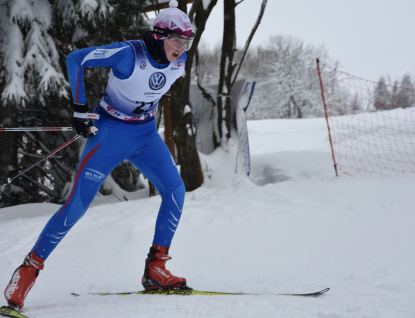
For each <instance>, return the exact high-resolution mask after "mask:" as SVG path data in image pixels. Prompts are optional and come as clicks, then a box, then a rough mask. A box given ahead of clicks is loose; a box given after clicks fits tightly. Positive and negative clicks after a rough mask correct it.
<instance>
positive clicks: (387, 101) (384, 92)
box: [373, 76, 391, 110]
mask: <svg viewBox="0 0 415 318" xmlns="http://www.w3.org/2000/svg"><path fill="white" fill-rule="evenodd" d="M385 82H386V80H385V77H384V76H381V77H380V78H379V81H378V84H377V85H376V88H375V99H374V100H375V101H374V104H373V106H374V107H375V109H376V110H385V109H390V108H391V97H390V93H389V91H388V86H387V85H385Z"/></svg>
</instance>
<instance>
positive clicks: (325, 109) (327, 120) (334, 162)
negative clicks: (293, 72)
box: [316, 59, 339, 177]
mask: <svg viewBox="0 0 415 318" xmlns="http://www.w3.org/2000/svg"><path fill="white" fill-rule="evenodd" d="M316 62H317V72H318V77H319V79H320V87H321V98H322V99H323V104H324V113H325V115H326V122H327V129H328V132H329V140H330V147H331V155H332V157H333V167H334V171H335V172H336V177H338V176H339V174H338V172H337V164H336V157H335V156H334V149H333V142H332V139H331V132H330V124H329V117H328V113H327V105H326V99H325V98H324V89H323V81H322V80H321V72H320V60H319V59H316Z"/></svg>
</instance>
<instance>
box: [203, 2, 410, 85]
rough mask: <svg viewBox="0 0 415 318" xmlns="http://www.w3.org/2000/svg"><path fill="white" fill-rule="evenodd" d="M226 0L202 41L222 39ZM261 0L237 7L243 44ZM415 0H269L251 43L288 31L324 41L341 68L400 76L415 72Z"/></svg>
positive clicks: (363, 74)
mask: <svg viewBox="0 0 415 318" xmlns="http://www.w3.org/2000/svg"><path fill="white" fill-rule="evenodd" d="M222 3H223V1H222V0H219V1H218V4H217V5H216V7H215V8H214V9H213V11H212V14H211V16H210V18H209V20H208V24H207V28H206V30H205V33H204V34H203V36H202V42H205V43H208V44H209V45H214V44H217V43H218V42H221V39H222V33H223V5H222ZM261 3H262V0H244V2H242V3H241V4H240V5H238V6H237V9H236V15H237V37H238V38H237V39H238V45H239V46H240V47H242V46H243V44H244V43H245V41H246V39H247V37H248V35H249V33H250V31H251V29H252V27H253V25H254V23H255V21H256V18H257V16H258V13H259V10H260V6H261ZM414 32H415V0H393V1H392V0H378V1H375V0H268V4H267V8H266V11H265V14H264V17H263V19H262V23H261V24H260V26H259V28H258V30H257V33H256V34H255V37H254V39H253V41H252V44H251V45H259V44H262V43H265V42H266V40H267V39H268V38H269V36H271V35H277V34H287V35H292V36H295V37H297V38H300V39H302V40H304V42H305V43H306V44H308V43H311V44H313V45H315V46H320V45H324V46H325V47H326V49H327V50H328V53H329V56H330V57H331V58H332V59H334V60H338V61H339V62H340V64H341V66H342V67H341V69H342V70H344V71H346V72H348V73H350V74H352V75H355V76H358V77H362V78H365V79H368V80H373V81H377V80H378V79H379V77H380V75H387V74H390V75H391V77H392V80H395V79H398V80H400V79H401V78H402V76H403V75H404V74H405V73H410V74H412V75H413V76H414V77H415V36H414Z"/></svg>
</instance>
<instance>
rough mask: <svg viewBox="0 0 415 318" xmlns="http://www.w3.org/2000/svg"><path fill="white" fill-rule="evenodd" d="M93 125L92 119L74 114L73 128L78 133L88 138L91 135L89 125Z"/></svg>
mask: <svg viewBox="0 0 415 318" xmlns="http://www.w3.org/2000/svg"><path fill="white" fill-rule="evenodd" d="M91 126H94V124H93V123H92V120H91V119H85V118H78V117H75V115H74V117H73V119H72V128H73V131H74V132H76V133H77V134H78V135H81V136H82V137H84V138H88V137H89V136H90V135H91V134H90V132H89V129H90V128H89V127H91Z"/></svg>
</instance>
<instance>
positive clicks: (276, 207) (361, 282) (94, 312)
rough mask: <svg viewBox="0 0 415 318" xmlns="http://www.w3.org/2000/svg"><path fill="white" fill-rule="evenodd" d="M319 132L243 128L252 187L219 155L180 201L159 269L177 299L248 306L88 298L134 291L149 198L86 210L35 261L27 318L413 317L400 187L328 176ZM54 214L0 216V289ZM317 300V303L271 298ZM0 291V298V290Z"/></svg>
mask: <svg viewBox="0 0 415 318" xmlns="http://www.w3.org/2000/svg"><path fill="white" fill-rule="evenodd" d="M325 125H326V124H325V120H324V119H302V120H261V121H250V122H248V131H249V138H250V146H251V149H250V150H251V162H252V169H251V176H250V178H249V179H248V178H247V177H245V176H244V175H242V174H238V175H235V174H234V169H235V161H234V160H229V159H227V158H229V157H230V155H235V153H232V152H230V154H226V153H225V152H223V151H222V150H218V151H215V152H214V153H212V154H211V155H209V156H203V157H202V162H203V167H204V170H205V175H206V184H205V185H204V186H203V187H201V188H199V189H197V190H195V191H193V192H189V193H187V194H186V202H185V209H184V213H183V216H182V220H181V223H180V226H179V230H178V231H177V233H176V236H175V238H174V240H173V245H172V248H171V253H170V254H171V256H172V257H173V260H172V261H170V262H169V263H168V269H170V270H171V271H172V272H173V273H174V274H176V275H182V276H183V277H186V278H187V280H188V283H189V285H190V286H192V287H194V288H197V289H203V290H212V291H229V292H240V291H243V292H252V293H258V294H260V295H258V296H191V297H183V296H170V297H166V296H154V295H141V296H137V295H131V296H110V297H101V296H92V295H82V296H81V297H73V296H71V295H70V293H71V292H77V293H81V294H86V293H88V292H100V291H102V292H103V291H111V292H123V291H136V290H141V289H142V287H141V284H140V280H141V276H142V273H143V269H144V260H145V258H146V254H147V252H148V249H149V247H150V244H151V241H152V236H153V232H154V223H155V218H156V215H157V210H158V206H159V204H160V198H159V197H152V198H144V199H139V200H130V201H126V202H118V203H106V202H105V200H103V198H102V197H101V198H99V199H100V201H99V203H95V205H94V206H93V207H91V208H90V209H89V211H88V213H87V214H86V215H85V216H84V218H83V219H82V220H81V221H80V222H79V223H78V224H77V225H76V226H75V227H74V228H73V229H72V231H71V232H70V233H69V234H68V235H67V236H66V238H65V239H64V240H63V241H62V242H61V244H60V245H59V246H58V248H57V249H56V250H55V251H54V253H52V254H51V256H50V257H49V258H48V260H47V262H46V265H45V270H44V271H42V272H41V273H40V276H39V278H38V280H37V282H36V284H35V286H34V287H33V289H32V291H31V292H30V294H29V296H28V298H27V300H26V304H25V308H24V309H23V310H22V313H23V314H25V315H27V316H29V317H32V318H34V317H38V318H41V317H44V318H48V317H50V318H52V317H53V318H55V317H60V318H66V317H99V318H104V317H141V318H146V317H151V318H154V317H156V316H157V317H169V318H176V317H177V318H178V317H180V318H187V317H238V318H243V317H284V318H297V317H298V318H300V317H301V318H304V317H307V318H309V317H319V318H380V317H385V318H394V317H396V318H398V317H399V318H409V317H414V316H415V276H414V269H415V256H414V248H413V244H414V241H415V231H414V225H415V215H414V211H415V200H414V197H413V194H414V186H413V185H414V181H415V180H414V178H413V177H383V178H380V177H373V178H352V177H337V178H336V177H335V176H334V171H333V168H332V161H331V153H330V147H329V143H328V138H327V129H326V126H325ZM57 208H58V206H57V205H52V204H31V205H22V206H17V207H11V208H3V209H1V210H0V228H1V231H0V253H1V258H0V286H4V287H5V286H6V285H7V283H8V281H9V279H10V276H11V275H12V273H13V271H14V270H15V268H16V267H17V266H18V265H19V264H20V263H21V262H22V260H23V258H24V256H25V255H26V254H27V252H28V251H29V250H30V249H31V247H32V245H33V244H34V242H35V240H36V239H37V236H38V235H39V233H40V231H41V230H42V228H43V226H44V225H45V224H46V222H47V220H48V219H49V217H50V215H51V214H52V213H54V212H55V210H57ZM325 287H330V288H331V290H330V291H329V292H328V293H327V294H325V295H324V296H321V297H319V298H298V297H290V296H279V295H276V294H278V293H290V292H312V291H317V290H320V289H323V288H325ZM2 288H3V287H2Z"/></svg>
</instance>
